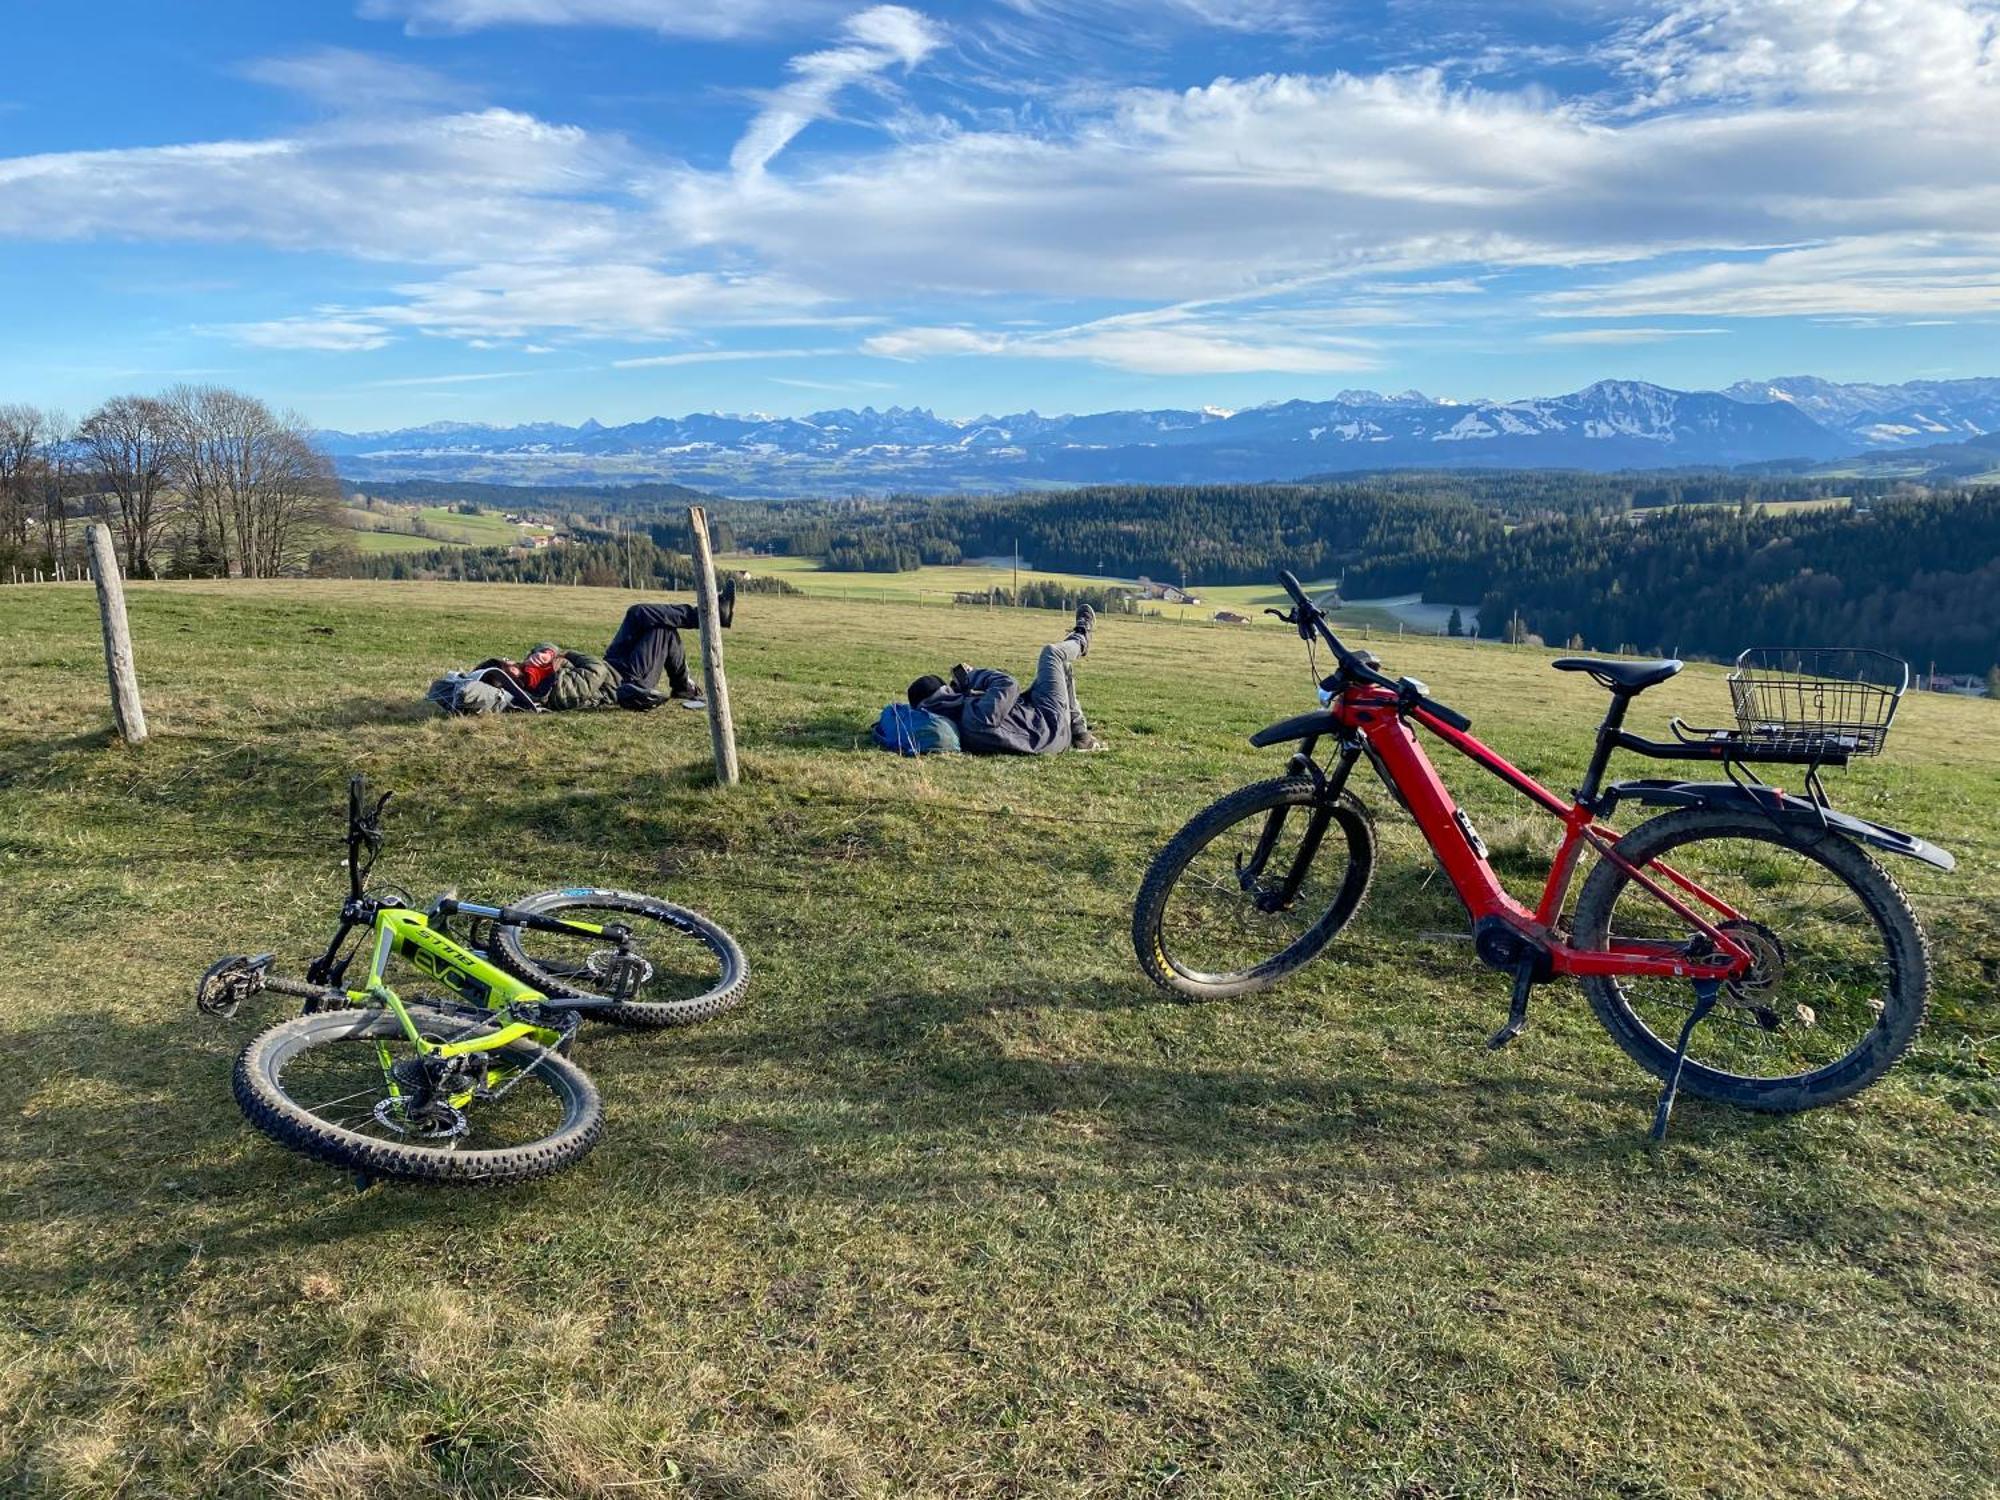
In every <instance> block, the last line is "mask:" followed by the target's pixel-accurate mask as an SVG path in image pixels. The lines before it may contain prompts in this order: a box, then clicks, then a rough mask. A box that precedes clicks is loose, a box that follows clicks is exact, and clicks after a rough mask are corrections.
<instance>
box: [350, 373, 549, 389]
mask: <svg viewBox="0 0 2000 1500" xmlns="http://www.w3.org/2000/svg"><path fill="white" fill-rule="evenodd" d="M548 373H549V372H548V371H547V370H482V371H479V372H477V373H475V374H468V375H399V376H396V377H394V378H392V379H388V380H364V381H362V382H361V383H362V385H364V386H366V387H368V388H369V389H371V390H393V389H395V388H397V387H399V386H429V385H476V384H478V383H480V382H482V381H487V380H525V379H526V378H528V377H529V376H531V375H546V374H548Z"/></svg>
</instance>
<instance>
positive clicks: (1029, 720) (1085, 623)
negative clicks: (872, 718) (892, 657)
mask: <svg viewBox="0 0 2000 1500" xmlns="http://www.w3.org/2000/svg"><path fill="white" fill-rule="evenodd" d="M1096 623H1097V613H1096V611H1094V610H1093V609H1092V608H1091V607H1090V606H1089V605H1088V604H1083V605H1079V606H1078V607H1077V611H1076V624H1075V625H1074V626H1073V627H1072V628H1071V630H1070V633H1069V634H1068V635H1066V636H1064V637H1063V638H1062V639H1061V640H1059V641H1054V642H1052V643H1050V644H1049V645H1046V646H1044V647H1042V655H1041V659H1040V661H1038V662H1037V663H1036V666H1035V680H1034V682H1033V683H1032V684H1030V685H1029V687H1028V688H1027V690H1026V691H1025V692H1024V691H1023V690H1022V688H1021V684H1020V683H1019V682H1018V681H1016V680H1015V679H1014V678H1012V677H1010V676H1008V675H1007V673H1005V672H1000V671H996V670H994V669H993V668H991V667H968V666H965V665H963V664H961V665H959V666H955V667H953V668H952V669H951V680H950V681H948V682H947V681H946V680H945V679H944V678H942V677H937V676H934V675H926V676H923V677H919V678H918V679H917V680H916V681H915V682H913V683H911V684H910V689H909V700H910V705H911V706H912V707H913V708H921V709H922V710H923V711H924V712H925V713H932V714H936V715H938V716H939V717H940V718H944V719H949V720H950V721H951V722H952V723H954V724H956V725H957V726H958V739H959V743H960V745H962V746H963V747H964V748H965V749H966V750H967V751H968V752H970V753H972V754H974V755H1053V754H1055V753H1056V752H1057V751H1059V750H1085V751H1090V750H1102V749H1104V748H1105V745H1104V742H1103V741H1102V740H1100V739H1099V738H1098V737H1097V736H1096V735H1094V734H1092V733H1091V732H1090V724H1089V722H1088V721H1087V720H1086V719H1085V718H1084V716H1083V705H1082V704H1081V703H1080V702H1078V701H1077V696H1076V664H1077V662H1078V661H1079V660H1080V659H1082V658H1083V657H1085V656H1087V655H1089V654H1090V637H1091V632H1092V630H1093V628H1094V627H1095V625H1096Z"/></svg>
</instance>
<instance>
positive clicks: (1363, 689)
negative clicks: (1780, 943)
mask: <svg viewBox="0 0 2000 1500" xmlns="http://www.w3.org/2000/svg"><path fill="white" fill-rule="evenodd" d="M1330 711H1331V713H1332V714H1333V717H1334V718H1335V720H1336V721H1337V722H1338V723H1339V724H1340V725H1341V726H1342V727H1343V728H1345V729H1347V730H1349V731H1350V732H1351V733H1352V734H1355V735H1358V736H1360V738H1361V739H1362V740H1363V741H1364V742H1365V743H1366V745H1367V747H1368V749H1369V751H1370V752H1371V753H1372V755H1373V757H1374V760H1375V764H1376V766H1377V767H1378V768H1379V769H1380V770H1381V771H1382V773H1383V774H1384V775H1385V776H1386V777H1387V778H1388V779H1389V781H1390V782H1391V783H1392V784H1393V785H1394V787H1395V789H1396V790H1397V792H1398V793H1400V794H1401V796H1402V799H1403V803H1404V805H1405V806H1406V807H1407V808H1408V809H1409V811H1410V815H1411V816H1412V817H1413V818H1415V819H1416V821H1417V827H1419V828H1420V829H1422V830H1423V834H1424V838H1425V839H1426V840H1427V841H1428V842H1429V844H1430V846H1431V849H1432V850H1433V851H1434V852H1435V853H1436V855H1437V857H1438V862H1439V863H1440V864H1441V865H1443V866H1444V872H1445V875H1446V877H1447V878H1448V879H1449V880H1450V881H1451V883H1452V887H1453V889H1455V890H1456V891H1457V892H1458V895H1459V899H1460V900H1462V901H1463V902H1464V903H1465V907H1466V910H1467V911H1469V912H1470V913H1471V914H1472V919H1473V921H1474V923H1475V924H1476V923H1478V922H1479V921H1480V920H1482V919H1484V918H1498V919H1499V920H1501V921H1503V922H1505V923H1507V924H1508V925H1509V926H1511V927H1513V928H1514V929H1516V930H1517V931H1519V932H1521V933H1522V934H1523V935H1525V936H1526V937H1528V938H1530V939H1531V940H1533V941H1534V942H1535V943H1536V944H1537V945H1538V946H1540V947H1541V948H1542V949H1543V950H1545V951H1546V952H1547V954H1548V956H1549V967H1550V969H1551V971H1552V972H1554V973H1557V974H1576V975H1583V976H1589V975H1658V976H1666V977H1672V978H1680V979H1688V980H1697V981H1698V980H1724V979H1732V978H1735V977H1736V976H1737V975H1739V974H1743V973H1747V972H1748V971H1749V970H1750V969H1751V968H1752V967H1753V965H1754V959H1753V958H1752V955H1751V953H1750V951H1749V950H1748V949H1747V948H1745V947H1744V946H1743V945H1742V944H1740V943H1738V942H1736V941H1735V940H1734V939H1733V938H1732V937H1731V936H1730V935H1729V933H1728V932H1726V931H1724V930H1723V929H1722V927H1721V926H1720V925H1719V924H1720V923H1724V922H1732V921H1738V920H1741V918H1742V915H1743V914H1742V913H1741V912H1739V911H1737V910H1736V909H1735V908H1734V907H1732V906H1730V905H1729V903H1728V902H1726V901H1723V900H1722V899H1720V898H1719V897H1717V896H1715V895H1713V894H1711V893H1710V892H1708V891H1706V890H1704V889H1702V887H1701V886H1700V885H1699V884H1698V883H1697V882H1695V881H1693V880H1690V879H1689V878H1688V877H1687V876H1685V875H1683V874H1681V873H1680V872H1679V871H1677V870H1675V869H1673V868H1671V867H1670V866H1668V865H1666V864H1664V863H1661V862H1660V861H1658V860H1655V861H1654V862H1653V863H1652V864H1651V865H1650V866H1649V867H1648V869H1646V870H1641V869H1639V868H1638V867H1636V866H1634V865H1632V864H1630V863H1629V862H1627V861H1626V860H1624V859H1622V858H1620V857H1619V854H1618V850H1617V841H1618V835H1617V834H1615V833H1613V832H1612V831H1611V830H1610V829H1608V828H1603V827H1600V826H1599V825H1598V824H1597V821H1596V817H1595V815H1594V814H1593V813H1592V812H1591V810H1590V809H1589V808H1588V807H1586V806H1584V805H1583V804H1581V803H1579V802H1566V801H1564V800H1563V799H1562V798H1561V797H1558V796H1557V795H1556V794H1555V793H1554V792H1551V791H1550V790H1549V789H1548V788H1547V787H1545V786H1543V785H1542V784H1541V783H1540V782H1538V781H1536V780H1535V779H1534V777H1532V776H1530V775H1528V774H1527V773H1526V772H1525V771H1522V770H1521V769H1519V768H1518V767H1516V766H1514V765H1513V764H1511V763H1510V762H1509V761H1508V760H1507V759H1506V758H1505V757H1503V756H1501V755H1500V754H1498V753H1497V752H1495V751H1493V750H1491V749H1488V748H1487V747H1486V746H1485V745H1483V744H1481V743H1480V742H1479V741H1478V740H1477V739H1475V738H1473V737H1472V735H1470V734H1468V733H1466V732H1465V731H1464V730H1461V729H1456V728H1454V727H1453V726H1452V725H1450V724H1448V723H1446V722H1444V721H1443V720H1442V719H1440V718H1438V717H1437V716H1436V715H1435V714H1433V713H1431V712H1430V711H1429V710H1428V709H1426V708H1424V707H1423V706H1422V705H1421V704H1414V705H1413V704H1407V703H1404V702H1403V701H1402V700H1401V699H1400V698H1399V695H1398V694H1397V693H1396V692H1394V691H1392V690H1390V689H1388V688H1384V687H1379V686H1375V685H1373V684H1368V683H1353V684H1350V685H1349V686H1348V687H1347V688H1346V689H1345V690H1344V691H1343V692H1342V694H1341V696H1340V697H1339V698H1338V699H1337V700H1336V701H1335V702H1334V703H1333V704H1332V705H1330ZM1406 716H1407V718H1409V719H1414V720H1415V721H1416V722H1417V723H1419V724H1421V725H1423V727H1424V728H1425V729H1428V730H1429V731H1430V732H1431V733H1432V734H1434V735H1436V736H1437V737H1438V738H1439V739H1441V740H1443V741H1444V742H1445V743H1446V744H1447V745H1449V746H1451V748H1452V749H1454V750H1456V751H1458V752H1459V754H1461V755H1463V756H1465V757H1466V758H1467V759H1469V760H1471V761H1473V762H1474V763H1475V764H1477V765H1479V766H1481V767H1483V768H1484V769H1485V770H1487V771H1490V772H1492V773H1493V774H1494V775H1495V776H1498V777H1499V778H1500V779H1501V780H1502V781H1504V782H1506V783H1507V784H1508V785H1509V786H1511V787H1513V788H1514V789H1515V790H1516V791H1518V792H1520V793H1521V794H1522V795H1523V796H1525V797H1527V798H1528V799H1529V800H1530V801H1531V802H1533V803H1535V804H1536V805H1537V806H1539V807H1540V808H1542V809H1543V811H1545V812H1547V813H1550V814H1551V815H1553V816H1554V817H1556V818H1559V819H1561V821H1562V825H1563V839H1562V846H1561V847H1560V848H1559V849H1558V850H1557V851H1556V857H1555V862H1554V863H1553V864H1552V865H1551V866H1550V867H1549V874H1548V879H1547V880H1546V882H1544V884H1543V886H1542V895H1541V901H1540V902H1539V904H1538V905H1537V906H1536V907H1535V909H1534V910H1532V911H1530V910H1529V909H1528V908H1527V907H1526V906H1523V905H1522V904H1521V903H1520V902H1519V901H1517V900H1515V899H1514V897H1512V896H1511V895H1509V894H1508V893H1507V891H1506V890H1505V889H1504V888H1503V887H1502V886H1501V884H1500V881H1499V879H1498V877H1496V876H1495V875H1494V873H1493V866H1492V865H1491V864H1489V863H1488V862H1487V860H1486V857H1485V856H1484V855H1483V854H1481V853H1480V852H1479V850H1478V849H1477V848H1475V847H1474V846H1473V843H1472V839H1471V837H1470V835H1469V832H1468V828H1469V825H1468V824H1467V823H1466V822H1465V821H1464V819H1463V815H1462V814H1461V813H1460V812H1459V809H1458V804H1457V803H1456V802H1454V801H1453V800H1452V795H1451V793H1450V791H1449V790H1447V789H1446V787H1445V784H1444V782H1443V781H1442V780H1441V779H1440V778H1439V776H1438V773H1437V768H1436V767H1435V766H1433V765H1432V764H1431V760H1430V757H1429V756H1428V755H1426V754H1425V753H1424V747H1423V745H1422V744H1421V743H1420V742H1419V741H1418V739H1417V737H1416V735H1415V734H1414V733H1413V732H1412V731H1411V729H1410V726H1409V724H1408V723H1407V722H1405V718H1406ZM1586 846H1587V847H1589V848H1591V849H1594V850H1596V851H1597V854H1598V857H1599V858H1601V859H1608V860H1610V861H1611V862H1612V864H1614V865H1616V866H1617V867H1618V868H1619V869H1621V870H1623V871H1624V872H1625V873H1626V875H1627V876H1628V877H1630V878H1631V880H1632V881H1633V882H1634V883H1635V884H1637V885H1638V886H1639V887H1640V888H1641V889H1643V890H1645V891H1647V892H1648V893H1649V894H1651V895H1652V896H1653V897H1654V898H1655V899H1657V900H1658V901H1660V902H1662V903H1663V904H1664V905H1665V906H1666V907H1667V908H1668V909H1669V910H1671V911H1672V912H1673V913H1674V914H1675V915H1676V916H1678V917H1680V918H1681V919H1682V920H1683V921H1685V922H1686V923H1688V925H1689V926H1690V927H1692V928H1693V929H1695V930H1696V931H1697V932H1699V933H1701V934H1702V935H1703V936H1704V937H1706V938H1707V939H1708V941H1709V942H1710V943H1711V944H1712V945H1713V951H1712V952H1711V953H1710V954H1708V955H1706V956H1704V957H1702V958H1696V957H1693V956H1691V955H1690V954H1689V953H1688V952H1687V950H1686V948H1684V947H1683V946H1682V945H1680V944H1677V943H1671V942H1663V941H1649V940H1646V939H1638V938H1610V939H1608V940H1607V941H1608V946H1606V947H1605V948H1601V949H1581V948H1574V947H1571V946H1570V945H1569V943H1568V942H1567V941H1565V940H1564V939H1563V937H1562V936H1561V935H1560V930H1559V927H1558V923H1559V921H1560V919H1561V917H1562V912H1563V906H1564V903H1565V901H1566V900H1567V899H1568V896H1569V888H1570V883H1571V881H1572V880H1573V879H1574V877H1575V874H1576V865H1577V859H1578V857H1579V856H1580V855H1581V854H1582V852H1583V850H1584V848H1585V847H1586ZM1669 887H1673V888H1674V889H1669ZM1676 890H1677V891H1678V892H1679V894H1676ZM1683 897H1685V898H1686V899H1683ZM1701 908H1705V909H1706V911H1707V913H1708V915H1706V916H1704V915H1703V914H1702V910H1701Z"/></svg>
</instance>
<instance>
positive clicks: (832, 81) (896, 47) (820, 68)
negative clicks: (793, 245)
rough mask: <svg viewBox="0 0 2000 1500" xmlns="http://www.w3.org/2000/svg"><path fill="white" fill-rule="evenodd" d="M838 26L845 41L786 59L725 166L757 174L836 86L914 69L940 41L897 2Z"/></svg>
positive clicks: (823, 106)
mask: <svg viewBox="0 0 2000 1500" xmlns="http://www.w3.org/2000/svg"><path fill="white" fill-rule="evenodd" d="M842 31H843V33H844V34H845V36H846V38H847V41H846V44H845V45H843V46H839V47H830V48H828V49H826V50H825V51H823V52H808V53H806V54H805V55H804V56H802V57H795V58H793V59H792V61H791V72H792V75H793V77H792V81H791V82H790V83H788V84H786V85H785V86H784V87H783V88H780V89H778V90H776V91H775V92H773V93H772V94H770V95H769V96H768V97H767V98H766V99H765V101H764V107H763V108H762V109H761V110H760V111H759V112H758V114H757V117H756V119H754V120H752V121H751V122H750V128H749V129H748V130H746V131H744V133H743V138H742V139H741V140H739V141H738V142H737V143H736V149H735V150H734V151H733V152H731V153H730V157H729V165H730V166H731V168H732V169H734V170H735V172H736V173H737V174H738V175H739V176H747V177H753V178H754V177H760V176H762V174H763V172H764V169H765V168H766V167H767V166H769V165H770V163H771V160H772V158H773V157H775V156H776V155H777V154H778V153H779V152H780V151H782V150H784V149H785V147H786V146H787V145H788V144H790V142H791V140H792V138H793V137H794V136H796V135H797V134H798V133H799V132H800V131H801V130H803V129H805V128H806V126H808V125H810V124H811V123H812V122H813V121H814V120H818V119H823V118H824V117H825V116H826V115H828V114H830V113H831V112H832V110H833V105H834V100H835V99H836V98H837V97H838V96H839V94H840V92H841V90H843V89H845V88H847V87H849V86H850V85H852V84H857V83H861V82H863V81H865V80H867V79H870V78H873V77H875V76H876V75H877V74H880V73H883V72H885V71H887V70H888V69H890V68H893V67H895V66H897V65H898V64H901V65H902V66H903V67H904V68H906V69H908V68H914V67H915V66H916V65H917V64H918V63H920V62H922V61H923V60H924V58H925V57H927V56H928V55H929V54H930V53H931V52H932V51H934V50H935V49H936V48H937V46H938V45H939V43H940V41H941V40H942V38H941V36H940V34H939V32H938V30H937V28H936V27H934V26H933V25H932V24H931V23H930V22H929V21H927V20H926V19H924V17H922V16H921V15H919V14H917V12H915V11H913V10H910V9H908V8H907V7H905V6H901V5H877V6H873V7H871V8H869V9H868V10H864V11H862V12H861V13H860V14H859V15H856V16H850V17H849V18H848V20H847V23H846V25H845V26H844V27H843V28H842Z"/></svg>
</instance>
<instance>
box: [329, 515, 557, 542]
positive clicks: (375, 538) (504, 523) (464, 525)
mask: <svg viewBox="0 0 2000 1500" xmlns="http://www.w3.org/2000/svg"><path fill="white" fill-rule="evenodd" d="M342 514H343V515H344V516H345V517H346V520H347V524H348V525H350V526H352V527H353V528H354V529H355V535H354V544H355V546H356V548H358V549H359V550H360V551H362V552H427V551H430V550H432V549H434V548H437V547H458V546H464V547H505V546H508V545H509V544H511V543H514V542H518V541H519V540H520V539H521V538H522V537H523V536H525V535H528V534H529V533H531V532H535V531H546V530H548V529H549V528H548V527H546V526H522V525H518V524H516V523H515V522H512V521H509V520H508V519H507V518H506V517H505V516H504V515H502V514H500V513H499V512H498V511H486V510H482V511H480V512H479V513H478V514H477V515H468V514H466V513H464V512H463V511H458V510H454V509H452V508H451V507H450V506H445V505H399V506H396V507H395V508H393V509H391V510H387V511H382V510H364V509H362V508H361V507H359V506H347V507H345V508H344V509H343V511H342ZM419 521H421V522H422V523H423V527H424V531H423V534H422V535H418V534H417V533H416V532H415V531H414V527H415V525H416V523H417V522H419Z"/></svg>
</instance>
